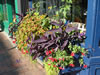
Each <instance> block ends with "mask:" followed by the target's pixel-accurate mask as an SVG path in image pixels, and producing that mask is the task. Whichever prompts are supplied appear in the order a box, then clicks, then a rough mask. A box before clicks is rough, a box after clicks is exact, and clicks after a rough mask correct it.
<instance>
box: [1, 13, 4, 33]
mask: <svg viewBox="0 0 100 75" xmlns="http://www.w3.org/2000/svg"><path fill="white" fill-rule="evenodd" d="M3 19H4V18H3V14H2V13H0V32H2V31H4V28H5V27H4V24H3Z"/></svg>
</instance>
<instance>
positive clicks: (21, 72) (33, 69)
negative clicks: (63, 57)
mask: <svg viewBox="0 0 100 75" xmlns="http://www.w3.org/2000/svg"><path fill="white" fill-rule="evenodd" d="M0 75H45V70H44V69H43V68H42V67H41V66H40V65H39V64H38V63H36V64H33V63H32V62H30V59H29V57H28V55H27V56H25V57H24V56H22V53H21V52H20V51H19V50H17V49H16V48H15V47H13V45H11V42H10V41H9V40H8V38H7V37H6V36H5V35H4V32H0Z"/></svg>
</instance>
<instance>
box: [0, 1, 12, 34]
mask: <svg viewBox="0 0 100 75" xmlns="http://www.w3.org/2000/svg"><path fill="white" fill-rule="evenodd" d="M6 1H7V2H6V11H7V18H8V20H4V21H3V23H2V27H4V31H5V32H6V33H8V32H9V31H8V27H9V24H10V23H11V22H12V21H13V14H12V0H6ZM0 12H2V13H3V3H2V0H0Z"/></svg>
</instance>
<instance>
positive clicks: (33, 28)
mask: <svg viewBox="0 0 100 75" xmlns="http://www.w3.org/2000/svg"><path fill="white" fill-rule="evenodd" d="M48 24H49V18H47V17H46V15H39V13H38V12H33V11H29V13H28V14H27V15H26V16H25V17H23V19H22V21H21V23H20V26H18V30H17V31H16V33H15V35H16V40H17V47H18V48H19V49H20V50H22V49H23V50H28V48H27V39H29V41H28V42H29V43H30V42H31V40H32V36H36V38H35V39H38V38H39V36H41V35H43V33H44V32H45V31H47V30H48V28H47V25H48ZM48 26H49V25H48ZM31 35H32V36H31Z"/></svg>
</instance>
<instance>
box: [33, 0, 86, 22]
mask: <svg viewBox="0 0 100 75" xmlns="http://www.w3.org/2000/svg"><path fill="white" fill-rule="evenodd" d="M39 1H41V2H40V12H41V14H43V13H47V12H48V7H49V6H56V8H54V9H52V11H51V12H50V13H49V15H54V14H55V12H56V11H57V10H59V7H60V6H62V5H64V2H62V1H61V0H33V3H36V2H39ZM87 1H88V0H72V3H70V4H68V5H70V6H71V7H70V11H69V13H67V16H68V20H70V21H72V22H81V23H86V15H87ZM66 12H68V11H66Z"/></svg>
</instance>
